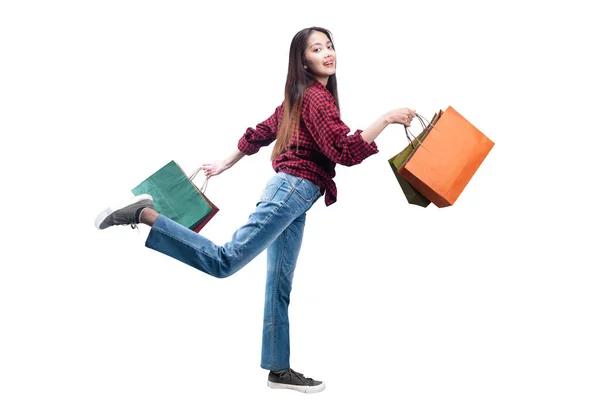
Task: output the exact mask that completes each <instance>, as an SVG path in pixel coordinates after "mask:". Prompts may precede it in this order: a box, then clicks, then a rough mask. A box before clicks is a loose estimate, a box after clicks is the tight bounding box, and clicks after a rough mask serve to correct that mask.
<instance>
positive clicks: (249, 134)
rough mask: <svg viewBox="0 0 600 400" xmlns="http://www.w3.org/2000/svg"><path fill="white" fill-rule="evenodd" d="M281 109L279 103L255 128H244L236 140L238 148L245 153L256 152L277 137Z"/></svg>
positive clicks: (281, 106)
mask: <svg viewBox="0 0 600 400" xmlns="http://www.w3.org/2000/svg"><path fill="white" fill-rule="evenodd" d="M282 111H283V105H280V106H279V107H277V108H276V109H275V112H274V113H273V115H271V116H270V117H269V118H267V119H266V120H265V121H263V122H261V123H260V124H258V125H256V128H248V129H246V132H245V133H244V134H243V135H242V137H241V138H240V140H239V141H238V146H237V147H238V150H239V151H241V152H242V153H244V154H246V155H251V154H255V153H257V152H258V151H259V150H260V148H261V147H263V146H268V145H270V144H271V143H272V142H273V141H274V140H275V139H276V138H277V130H278V128H279V120H280V118H281V114H282Z"/></svg>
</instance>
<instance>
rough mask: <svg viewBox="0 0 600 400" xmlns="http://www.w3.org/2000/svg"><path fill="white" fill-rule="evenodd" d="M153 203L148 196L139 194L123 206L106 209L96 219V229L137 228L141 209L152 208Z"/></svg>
mask: <svg viewBox="0 0 600 400" xmlns="http://www.w3.org/2000/svg"><path fill="white" fill-rule="evenodd" d="M153 206H154V202H153V201H152V196H150V195H149V194H141V195H139V196H136V197H134V198H132V199H130V200H128V201H126V202H124V203H123V204H119V205H117V206H114V207H108V208H107V209H106V210H104V211H102V212H101V213H100V214H99V215H98V217H97V218H96V228H98V229H106V228H108V227H109V226H113V225H131V226H134V227H135V226H137V224H139V223H140V214H141V210H142V209H143V208H146V207H149V208H152V207H153Z"/></svg>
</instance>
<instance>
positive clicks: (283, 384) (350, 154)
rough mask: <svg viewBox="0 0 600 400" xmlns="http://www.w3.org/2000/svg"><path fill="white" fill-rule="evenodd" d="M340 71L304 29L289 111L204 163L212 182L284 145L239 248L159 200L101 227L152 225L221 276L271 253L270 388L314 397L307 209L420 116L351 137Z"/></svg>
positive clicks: (156, 237) (152, 237)
mask: <svg viewBox="0 0 600 400" xmlns="http://www.w3.org/2000/svg"><path fill="white" fill-rule="evenodd" d="M335 71H336V53H335V48H334V46H333V43H332V38H331V33H330V32H329V31H327V30H326V29H323V28H318V27H312V28H307V29H303V30H302V31H300V32H298V33H297V34H296V35H295V36H294V38H293V40H292V43H291V46H290V59H289V67H288V75H287V81H286V86H285V99H284V102H283V104H281V105H280V106H279V107H277V108H276V110H275V113H274V114H273V115H272V116H271V117H270V118H268V119H267V120H266V121H264V122H262V123H260V124H258V125H257V126H256V128H255V129H253V128H248V129H247V130H246V132H245V133H244V135H243V136H242V137H241V138H240V140H239V142H238V145H237V150H236V151H235V152H234V153H233V154H231V155H230V156H229V157H228V158H226V159H225V160H222V161H216V162H212V163H209V164H204V165H203V166H202V168H203V171H204V174H205V175H206V178H207V179H208V178H210V177H212V176H215V175H219V174H220V173H222V172H223V171H225V170H227V169H229V168H231V167H232V166H233V165H235V163H237V162H238V161H239V160H240V159H241V158H242V157H244V156H245V155H251V154H254V153H256V152H257V151H258V150H259V149H260V148H261V147H263V146H267V145H269V144H270V143H272V142H273V141H274V140H276V143H275V146H274V149H273V153H272V157H271V159H272V164H273V168H274V170H275V172H276V175H275V176H273V177H272V178H271V179H270V180H269V181H268V182H267V185H266V187H265V189H264V190H263V192H262V194H261V197H260V200H259V202H258V203H257V205H256V210H255V211H254V212H253V213H252V214H251V215H250V217H249V219H248V221H247V222H246V224H245V225H244V226H242V227H241V228H240V229H238V230H237V231H236V232H235V233H234V234H233V236H232V238H231V241H230V242H228V243H226V244H225V245H223V246H217V245H215V244H214V243H213V242H211V241H210V240H208V239H206V238H205V237H203V236H201V235H199V234H197V233H195V232H193V231H191V230H190V229H187V228H185V227H183V226H181V225H179V224H177V223H175V222H173V221H171V220H170V219H169V218H167V217H165V216H163V215H159V214H158V213H157V212H156V211H155V210H154V209H153V208H152V204H153V203H152V198H151V196H149V195H141V196H137V197H135V198H134V199H132V200H130V201H129V202H127V203H126V204H123V205H121V206H120V207H111V208H107V209H106V210H105V211H103V212H102V213H101V214H100V215H99V216H98V218H97V220H96V226H97V228H98V229H105V228H107V227H109V226H113V225H129V224H139V223H142V224H147V225H149V226H151V227H152V229H151V230H150V234H149V235H148V238H147V241H146V246H147V247H149V248H151V249H154V250H157V251H159V252H161V253H164V254H167V255H169V256H171V257H173V258H175V259H177V260H180V261H182V262H184V263H186V264H189V265H191V266H192V267H195V268H197V269H199V270H201V271H203V272H205V273H207V274H209V275H212V276H215V277H218V278H224V277H227V276H230V275H231V274H233V273H235V272H237V271H238V270H239V269H240V268H242V267H243V266H244V265H246V264H248V263H249V262H250V261H251V260H252V259H254V258H255V257H256V256H257V255H258V254H260V253H261V252H262V251H263V250H265V249H267V284H266V299H265V311H264V325H263V341H262V361H261V367H262V368H264V369H267V370H269V371H270V373H269V376H268V385H269V387H272V388H286V389H294V390H298V391H301V392H306V393H316V392H320V391H322V390H323V389H325V384H324V383H323V382H320V381H315V380H313V379H310V378H306V377H304V376H303V375H302V374H300V373H297V372H295V371H294V370H292V369H291V368H290V364H289V358H290V343H289V321H288V305H289V301H290V292H291V289H292V278H293V275H294V269H295V267H296V260H297V259H298V254H299V252H300V246H301V243H302V233H303V231H304V224H305V220H306V212H307V211H308V210H309V209H310V208H311V207H312V205H313V204H314V203H315V202H316V201H317V199H318V198H319V197H321V196H322V195H323V194H324V195H325V204H326V206H329V205H331V204H332V203H334V202H335V201H336V199H337V190H336V186H335V183H334V182H333V177H334V176H335V166H336V164H342V165H346V166H351V165H356V164H359V163H361V162H362V161H363V160H364V159H365V158H367V157H369V156H371V155H373V154H375V153H377V152H378V150H377V146H376V145H375V142H374V140H375V138H376V137H377V136H378V135H379V134H380V133H381V132H382V131H383V129H384V128H385V127H386V126H387V125H389V124H404V125H406V126H410V122H411V120H412V119H413V117H414V116H415V111H414V110H411V109H408V108H399V109H395V110H392V111H390V112H387V113H385V114H383V115H382V116H381V117H380V118H378V119H377V120H376V121H375V122H374V123H373V124H372V125H371V126H369V127H368V128H367V129H366V130H364V131H362V130H357V131H356V132H355V133H354V134H352V135H348V133H349V132H350V129H349V128H348V127H347V126H346V125H345V124H344V123H343V122H342V121H341V119H340V111H339V103H338V97H337V82H336V75H335Z"/></svg>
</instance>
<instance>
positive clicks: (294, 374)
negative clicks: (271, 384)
mask: <svg viewBox="0 0 600 400" xmlns="http://www.w3.org/2000/svg"><path fill="white" fill-rule="evenodd" d="M287 374H290V375H291V376H292V377H296V378H297V379H299V380H300V382H303V383H308V382H309V381H310V378H306V377H305V376H304V374H301V373H300V372H296V371H294V370H293V369H291V368H290V369H288V370H287V371H286V372H284V373H283V374H282V375H287Z"/></svg>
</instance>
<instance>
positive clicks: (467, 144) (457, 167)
mask: <svg viewBox="0 0 600 400" xmlns="http://www.w3.org/2000/svg"><path fill="white" fill-rule="evenodd" d="M493 146H494V142H492V141H491V140H490V139H489V138H488V137H487V136H485V135H484V134H483V133H482V132H481V131H480V130H479V129H477V128H475V126H473V124H471V123H470V122H469V121H467V120H466V119H465V118H464V117H463V116H462V115H460V114H459V113H458V112H457V111H456V110H455V109H454V108H452V107H448V109H447V110H446V111H444V112H443V114H442V116H441V117H440V119H439V120H438V121H437V123H436V124H435V125H434V126H433V129H432V130H431V131H430V132H429V134H428V135H427V136H426V137H425V138H424V139H423V140H422V141H421V144H420V145H419V146H418V147H417V149H416V150H415V151H414V152H413V154H412V155H411V156H410V158H409V159H408V160H407V161H406V162H405V163H404V164H403V165H402V166H400V168H399V169H398V173H400V175H402V176H403V177H404V178H405V179H406V180H407V181H408V182H409V183H410V184H411V185H413V186H414V187H415V188H416V189H417V190H418V191H419V192H421V194H423V195H424V196H425V197H427V198H428V199H429V200H431V202H432V203H433V204H435V205H436V206H438V207H447V206H450V205H452V204H454V202H456V199H457V198H458V196H459V195H460V194H461V192H462V191H463V189H464V188H465V187H466V186H467V184H468V183H469V181H470V180H471V178H472V177H473V175H474V174H475V171H477V169H478V168H479V166H480V165H481V163H482V162H483V160H484V159H485V158H486V157H487V155H488V153H489V152H490V150H491V149H492V147H493Z"/></svg>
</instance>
